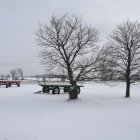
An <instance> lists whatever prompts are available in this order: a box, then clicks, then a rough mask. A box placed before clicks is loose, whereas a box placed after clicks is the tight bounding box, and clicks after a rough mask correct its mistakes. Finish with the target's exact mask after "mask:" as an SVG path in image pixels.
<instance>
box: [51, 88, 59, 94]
mask: <svg viewBox="0 0 140 140" xmlns="http://www.w3.org/2000/svg"><path fill="white" fill-rule="evenodd" d="M59 93H60V88H59V87H54V88H53V89H52V94H59Z"/></svg>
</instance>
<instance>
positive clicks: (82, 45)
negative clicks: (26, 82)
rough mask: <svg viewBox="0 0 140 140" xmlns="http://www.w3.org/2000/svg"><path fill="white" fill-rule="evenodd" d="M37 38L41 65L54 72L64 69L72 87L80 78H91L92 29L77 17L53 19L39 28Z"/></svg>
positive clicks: (94, 33) (95, 37) (94, 34)
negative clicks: (54, 70)
mask: <svg viewBox="0 0 140 140" xmlns="http://www.w3.org/2000/svg"><path fill="white" fill-rule="evenodd" d="M36 35H37V42H38V45H40V46H41V47H42V49H41V52H40V56H41V58H42V63H43V64H44V65H47V66H48V67H49V68H50V69H56V68H57V71H59V70H61V71H62V69H63V70H64V72H65V73H66V74H67V75H68V78H69V81H70V84H71V85H72V86H76V81H77V80H79V79H80V78H83V77H84V78H86V77H91V74H92V73H93V71H94V70H95V64H96V62H97V56H96V53H97V45H96V43H97V41H98V32H97V30H96V29H95V28H93V27H91V26H88V25H86V24H83V23H82V21H81V19H79V18H78V17H76V16H68V15H65V16H63V17H57V16H52V17H51V19H50V21H49V23H48V24H46V25H40V27H39V30H38V32H37V34H36ZM76 98H77V96H76Z"/></svg>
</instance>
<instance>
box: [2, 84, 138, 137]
mask: <svg viewBox="0 0 140 140" xmlns="http://www.w3.org/2000/svg"><path fill="white" fill-rule="evenodd" d="M39 90H41V87H40V86H38V85H37V84H29V85H28V84H26V85H21V87H20V88H17V87H16V86H13V87H11V88H8V89H6V88H5V87H3V86H1V87H0V140H93V139H95V140H125V139H127V140H139V139H140V92H139V90H140V85H134V86H133V87H132V90H131V98H130V99H125V98H124V96H125V85H124V84H122V83H120V84H117V85H110V84H97V83H92V82H91V83H85V84H84V87H83V88H82V89H81V94H80V95H79V99H78V100H77V101H70V102H68V101H67V99H68V94H65V93H63V91H62V92H61V94H60V95H52V94H33V93H34V92H36V91H39Z"/></svg>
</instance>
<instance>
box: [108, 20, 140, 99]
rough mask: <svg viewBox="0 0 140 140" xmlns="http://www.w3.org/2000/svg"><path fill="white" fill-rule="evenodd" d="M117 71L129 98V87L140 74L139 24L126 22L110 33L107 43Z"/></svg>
mask: <svg viewBox="0 0 140 140" xmlns="http://www.w3.org/2000/svg"><path fill="white" fill-rule="evenodd" d="M109 46H110V48H111V54H112V58H113V59H114V60H115V61H116V63H117V71H118V72H119V74H121V75H122V77H123V80H124V81H125V82H126V96H125V97H130V86H131V84H132V83H134V82H135V77H136V76H137V75H139V74H140V23H138V22H137V21H135V22H131V21H126V22H124V23H123V24H120V25H118V26H117V27H116V29H115V30H114V31H113V32H112V35H111V40H110V42H109Z"/></svg>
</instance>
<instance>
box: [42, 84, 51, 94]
mask: <svg viewBox="0 0 140 140" xmlns="http://www.w3.org/2000/svg"><path fill="white" fill-rule="evenodd" d="M42 91H43V93H49V92H50V90H49V88H47V87H45V86H44V87H43V88H42Z"/></svg>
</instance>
